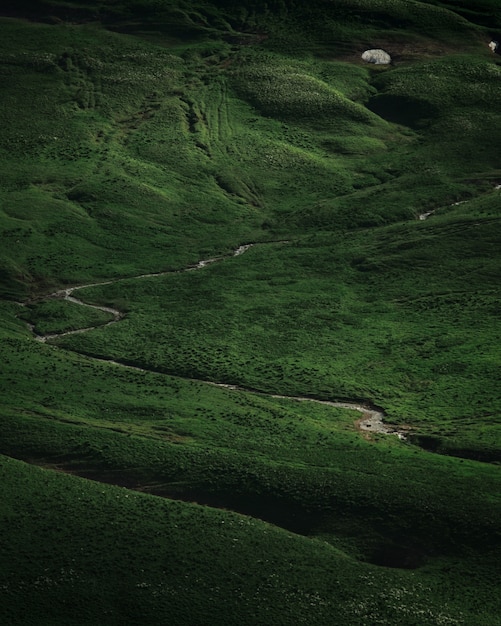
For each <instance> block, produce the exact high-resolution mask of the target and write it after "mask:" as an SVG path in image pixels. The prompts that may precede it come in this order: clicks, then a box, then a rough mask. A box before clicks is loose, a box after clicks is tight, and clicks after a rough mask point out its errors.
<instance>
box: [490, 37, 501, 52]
mask: <svg viewBox="0 0 501 626" xmlns="http://www.w3.org/2000/svg"><path fill="white" fill-rule="evenodd" d="M489 48H490V49H491V50H492V52H496V51H497V49H498V48H499V42H498V41H494V40H492V41H491V42H490V43H489Z"/></svg>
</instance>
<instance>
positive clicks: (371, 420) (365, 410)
mask: <svg viewBox="0 0 501 626" xmlns="http://www.w3.org/2000/svg"><path fill="white" fill-rule="evenodd" d="M276 243H287V242H276ZM254 245H258V244H245V245H242V246H239V247H238V248H237V249H236V250H234V251H233V254H232V256H240V255H242V254H244V253H245V252H247V250H248V249H249V248H251V247H252V246H254ZM226 258H228V257H225V256H219V257H213V258H209V259H204V260H202V261H199V262H198V263H196V264H194V265H189V266H188V267H186V268H185V269H183V270H178V271H165V272H156V273H149V274H140V275H138V276H132V277H126V278H116V279H112V280H106V281H102V282H96V283H88V284H86V285H78V286H75V287H68V288H66V289H61V290H58V291H55V292H53V293H51V294H49V295H47V296H45V297H44V298H43V299H44V300H49V299H61V300H66V301H68V302H72V303H73V304H78V305H80V306H84V307H87V308H91V309H95V310H97V311H102V312H104V313H108V314H110V315H112V319H111V320H110V321H109V322H106V323H105V324H100V325H95V326H89V327H86V328H80V329H78V330H70V331H67V332H63V333H56V334H53V333H48V334H43V335H39V334H36V332H35V330H34V327H33V325H32V324H28V325H29V327H30V330H31V331H32V332H33V334H34V338H35V339H36V340H37V341H40V342H42V343H46V342H47V341H50V340H51V339H57V338H60V337H67V336H69V335H77V334H82V333H86V332H89V331H91V330H95V329H97V328H105V327H106V326H110V325H112V324H116V323H117V322H119V321H120V320H121V319H122V318H123V317H124V313H122V312H121V311H119V310H118V309H114V308H112V307H105V306H99V305H97V304H89V303H87V302H84V301H83V300H79V299H78V298H76V297H75V296H74V295H73V294H74V293H75V292H76V291H79V290H81V289H87V288H89V287H97V286H102V285H111V284H115V283H118V282H121V281H123V280H134V279H135V280H137V279H143V278H153V277H159V276H168V275H171V274H175V273H180V272H189V271H194V270H200V269H203V268H204V267H207V266H208V265H211V264H212V263H216V262H218V261H223V260H224V259H226ZM26 304H30V302H27V303H24V305H26ZM91 358H92V357H91ZM94 360H96V361H101V362H106V363H110V364H113V365H116V366H117V367H123V368H126V369H132V370H136V371H140V372H151V371H153V370H148V369H146V368H141V367H137V366H133V365H128V364H126V363H121V362H119V361H113V360H110V359H99V358H94ZM156 373H158V372H156ZM197 382H201V383H205V384H209V385H212V386H215V387H219V388H222V389H230V390H233V391H240V392H246V393H257V394H259V395H261V396H266V397H268V398H275V399H283V400H292V401H295V402H314V403H316V404H322V405H324V406H330V407H334V408H342V409H350V410H354V411H358V412H359V413H361V415H362V417H361V418H360V419H358V420H356V422H355V425H356V427H357V428H358V429H359V430H360V431H362V432H363V433H365V434H369V433H382V434H387V435H395V436H397V437H398V438H399V439H406V437H407V434H408V430H404V429H403V428H398V427H397V426H393V425H390V424H387V423H385V421H384V418H385V413H384V411H383V410H381V409H380V408H378V407H375V406H373V405H371V404H370V403H368V402H352V401H345V400H343V401H335V400H320V399H317V398H310V397H307V396H287V395H279V394H270V393H263V392H259V391H256V390H253V389H246V388H245V387H240V386H238V385H228V384H224V383H217V382H213V381H204V380H199V379H197Z"/></svg>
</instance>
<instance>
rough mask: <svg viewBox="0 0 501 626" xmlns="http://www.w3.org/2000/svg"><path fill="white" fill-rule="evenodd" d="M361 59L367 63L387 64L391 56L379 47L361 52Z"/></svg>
mask: <svg viewBox="0 0 501 626" xmlns="http://www.w3.org/2000/svg"><path fill="white" fill-rule="evenodd" d="M362 59H363V60H364V61H367V63H374V64H375V65H389V64H390V63H391V56H390V55H389V54H388V53H387V52H385V51H384V50H380V49H377V48H375V49H373V50H366V51H365V52H364V53H363V54H362Z"/></svg>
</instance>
